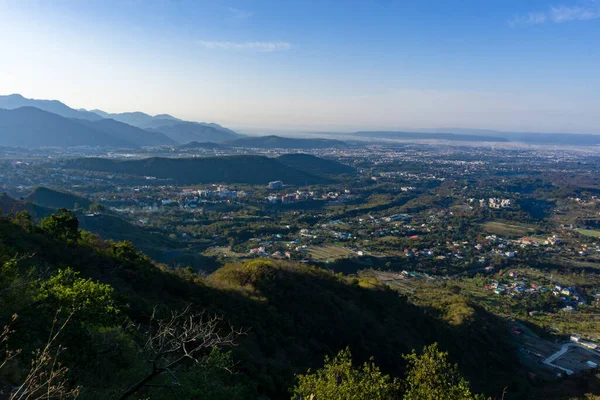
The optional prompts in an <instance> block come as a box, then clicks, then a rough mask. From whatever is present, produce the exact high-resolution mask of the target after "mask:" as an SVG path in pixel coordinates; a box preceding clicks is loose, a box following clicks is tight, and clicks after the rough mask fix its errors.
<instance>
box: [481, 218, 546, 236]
mask: <svg viewBox="0 0 600 400" xmlns="http://www.w3.org/2000/svg"><path fill="white" fill-rule="evenodd" d="M482 227H483V229H484V231H485V232H487V233H490V234H494V235H502V236H509V237H520V236H526V235H531V234H532V233H534V232H535V227H534V226H532V225H528V224H518V225H517V224H514V223H507V222H500V221H490V222H486V223H484V224H483V225H482Z"/></svg>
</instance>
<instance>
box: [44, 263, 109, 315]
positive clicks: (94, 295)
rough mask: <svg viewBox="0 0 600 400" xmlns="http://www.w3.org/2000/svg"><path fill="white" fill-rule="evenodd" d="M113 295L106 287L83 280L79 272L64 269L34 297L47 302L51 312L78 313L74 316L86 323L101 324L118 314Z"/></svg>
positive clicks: (48, 280)
mask: <svg viewBox="0 0 600 400" xmlns="http://www.w3.org/2000/svg"><path fill="white" fill-rule="evenodd" d="M113 292H114V289H113V288H112V287H111V286H110V285H107V284H104V283H100V282H94V281H92V280H91V279H83V278H81V277H80V276H79V272H76V271H73V270H72V269H71V268H67V269H61V270H59V271H58V273H57V274H56V275H54V276H52V277H50V278H49V279H47V280H46V281H44V282H43V283H42V284H41V286H40V289H39V291H38V295H37V298H38V300H44V301H46V302H47V303H49V305H50V306H51V308H52V309H60V308H64V309H70V310H79V311H78V313H77V315H78V317H79V318H82V319H83V320H85V321H87V322H88V323H92V324H105V323H110V322H111V321H112V320H113V319H114V317H115V316H116V314H117V313H118V310H117V308H116V306H115V302H114V300H113Z"/></svg>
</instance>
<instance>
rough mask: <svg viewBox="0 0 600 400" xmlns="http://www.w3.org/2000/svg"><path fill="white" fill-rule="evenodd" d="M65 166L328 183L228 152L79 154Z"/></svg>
mask: <svg viewBox="0 0 600 400" xmlns="http://www.w3.org/2000/svg"><path fill="white" fill-rule="evenodd" d="M63 166H64V167H65V168H71V169H84V170H88V171H102V172H110V173H120V174H128V175H138V176H154V177H157V178H163V179H172V180H173V182H174V183H179V184H198V183H247V184H267V183H269V181H274V180H281V181H283V182H284V183H286V184H292V185H304V184H309V185H310V184H319V183H327V182H329V180H328V179H327V178H324V177H320V176H317V175H313V174H310V173H307V172H305V171H301V170H299V169H296V168H293V167H290V166H288V165H286V164H283V163H282V162H280V161H278V160H277V159H274V158H268V157H264V156H250V155H244V156H229V157H197V158H160V157H155V158H146V159H143V160H127V161H121V160H112V159H104V158H80V159H76V160H70V161H66V162H65V163H63Z"/></svg>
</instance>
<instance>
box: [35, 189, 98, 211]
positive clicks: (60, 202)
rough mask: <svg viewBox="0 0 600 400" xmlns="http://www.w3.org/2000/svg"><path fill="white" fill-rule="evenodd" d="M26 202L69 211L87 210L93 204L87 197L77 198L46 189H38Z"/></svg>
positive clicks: (69, 194)
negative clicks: (76, 209)
mask: <svg viewBox="0 0 600 400" xmlns="http://www.w3.org/2000/svg"><path fill="white" fill-rule="evenodd" d="M25 200H26V201H30V202H32V203H35V204H38V205H41V206H44V207H50V208H66V209H69V210H72V209H75V208H82V209H84V210H87V209H89V208H90V205H91V204H92V202H91V201H89V200H88V199H86V198H85V197H81V196H77V195H75V194H72V193H67V192H62V191H58V190H53V189H49V188H46V187H38V188H36V189H35V190H34V191H33V192H31V193H30V194H29V195H27V197H26V198H25Z"/></svg>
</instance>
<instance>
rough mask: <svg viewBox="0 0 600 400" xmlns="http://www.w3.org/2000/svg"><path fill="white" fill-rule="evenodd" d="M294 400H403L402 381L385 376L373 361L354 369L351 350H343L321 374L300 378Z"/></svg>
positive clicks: (308, 373) (325, 366) (326, 365)
mask: <svg viewBox="0 0 600 400" xmlns="http://www.w3.org/2000/svg"><path fill="white" fill-rule="evenodd" d="M296 379H297V381H298V383H297V385H296V386H295V387H294V388H293V390H292V391H293V393H294V395H293V397H292V398H293V399H299V400H300V399H301V400H304V399H306V400H308V399H312V398H314V399H315V400H367V399H368V400H384V399H385V400H393V399H400V398H401V391H400V381H399V380H398V379H396V378H391V377H390V376H389V375H384V374H383V373H382V372H381V371H380V370H379V367H377V365H375V363H374V362H373V359H371V360H369V362H365V363H364V364H363V365H362V366H354V365H353V363H352V354H351V353H350V349H349V348H346V349H345V350H341V351H340V352H339V353H338V355H337V356H336V357H335V358H334V359H333V360H332V359H330V358H329V357H327V356H326V357H325V365H324V367H323V368H322V369H319V370H317V371H311V370H308V372H307V373H306V375H297V376H296Z"/></svg>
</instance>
